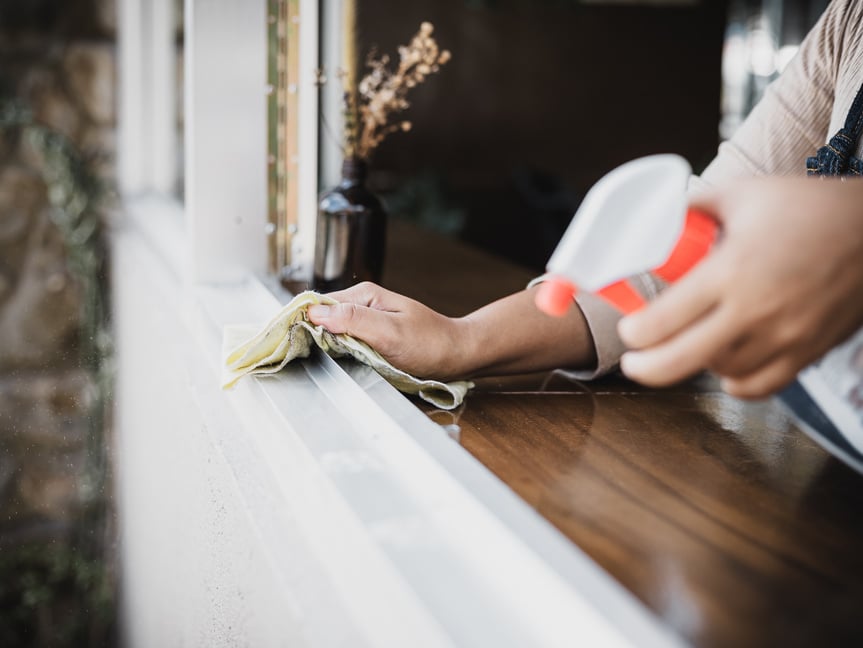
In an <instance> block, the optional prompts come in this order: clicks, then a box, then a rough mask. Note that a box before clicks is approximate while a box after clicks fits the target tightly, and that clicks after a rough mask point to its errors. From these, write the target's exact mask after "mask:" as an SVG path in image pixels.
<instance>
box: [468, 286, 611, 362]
mask: <svg viewBox="0 0 863 648" xmlns="http://www.w3.org/2000/svg"><path fill="white" fill-rule="evenodd" d="M535 290H536V289H535V288H532V289H528V290H524V291H522V292H519V293H515V294H513V295H510V296H508V297H504V298H503V299H500V300H498V301H496V302H493V303H491V304H488V305H487V306H483V307H482V308H480V309H479V310H477V311H474V312H473V313H471V314H470V315H467V316H465V317H463V318H461V319H460V320H458V328H459V330H460V332H461V334H462V335H463V338H462V340H461V343H460V344H458V345H457V353H456V356H458V357H456V358H454V367H455V373H457V374H459V375H461V376H473V377H478V376H487V375H493V374H498V375H501V374H513V373H526V372H531V371H541V370H548V369H554V368H562V367H566V368H572V369H591V368H593V367H594V366H595V365H596V353H595V351H594V344H593V340H592V338H591V335H590V332H589V329H588V327H587V323H586V321H585V319H584V316H583V315H582V313H581V311H580V310H579V308H578V307H577V306H575V305H573V307H572V308H570V309H569V311H568V312H567V314H566V315H565V316H564V317H559V318H558V317H550V316H548V315H545V314H544V313H542V312H541V311H540V310H539V309H538V308H536V306H535V305H534V303H533V302H534V294H535Z"/></svg>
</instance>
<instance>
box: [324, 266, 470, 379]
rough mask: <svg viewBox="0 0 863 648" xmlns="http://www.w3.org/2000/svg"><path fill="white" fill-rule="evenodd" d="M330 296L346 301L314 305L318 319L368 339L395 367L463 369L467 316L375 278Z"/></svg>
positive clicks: (418, 372)
mask: <svg viewBox="0 0 863 648" xmlns="http://www.w3.org/2000/svg"><path fill="white" fill-rule="evenodd" d="M329 296H330V297H332V298H333V299H335V300H337V301H338V302H340V303H339V304H338V305H335V306H323V305H320V306H310V307H309V311H308V313H309V320H310V321H311V322H312V323H313V324H317V325H321V326H323V327H324V328H326V329H327V330H329V331H330V332H332V333H347V334H349V335H352V336H354V337H356V338H359V339H360V340H363V341H364V342H366V343H367V344H368V345H369V346H371V347H372V348H373V349H375V350H376V351H377V352H378V353H380V354H381V355H382V356H383V357H384V358H385V359H386V360H387V361H388V362H390V364H392V365H393V366H394V367H398V368H399V369H401V370H402V371H406V372H408V373H410V374H413V375H415V376H420V377H434V378H437V379H440V380H447V379H451V378H455V377H461V376H462V375H463V373H464V368H463V367H462V366H461V364H460V362H459V359H460V358H463V357H464V356H465V351H463V345H464V342H465V336H464V334H463V332H462V330H461V329H463V328H464V326H463V322H462V320H459V319H454V318H450V317H446V316H444V315H441V314H440V313H437V312H435V311H433V310H432V309H430V308H428V307H427V306H424V305H423V304H421V303H419V302H417V301H414V300H413V299H410V298H408V297H404V296H402V295H399V294H397V293H394V292H391V291H389V290H385V289H384V288H381V287H380V286H377V285H375V284H373V283H369V282H364V283H360V284H357V285H356V286H352V287H350V288H348V289H346V290H340V291H338V292H333V293H330V295H329Z"/></svg>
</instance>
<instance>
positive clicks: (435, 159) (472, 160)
mask: <svg viewBox="0 0 863 648" xmlns="http://www.w3.org/2000/svg"><path fill="white" fill-rule="evenodd" d="M727 9H728V2H727V0H711V1H710V2H706V1H702V2H696V3H691V4H688V5H683V6H681V5H679V4H678V5H677V6H675V5H666V6H634V5H615V4H611V5H608V4H598V5H591V4H580V3H576V2H565V1H554V0H538V1H526V0H499V1H495V2H466V1H465V0H415V1H411V2H390V1H387V0H363V2H361V3H360V7H359V9H358V31H359V34H358V41H359V44H360V48H361V51H367V50H368V49H369V47H371V46H372V45H376V46H378V48H379V49H380V50H381V51H383V52H387V53H390V54H391V55H392V56H396V47H397V45H399V44H401V43H407V42H408V41H409V39H410V38H411V36H412V35H413V34H414V33H415V31H416V30H417V28H418V26H419V25H420V23H421V22H422V21H424V20H428V21H430V22H432V23H433V24H434V26H435V36H436V38H437V40H438V43H439V44H440V45H441V47H442V48H446V49H449V50H450V51H451V52H452V55H453V58H452V60H451V61H450V62H449V63H448V64H447V65H445V66H444V67H443V68H442V70H441V72H440V73H439V74H437V75H434V76H432V77H430V78H429V79H427V81H426V83H425V84H424V85H422V86H420V87H418V88H416V89H415V91H414V93H413V94H412V95H411V97H410V98H411V100H412V104H413V105H412V107H411V108H410V110H409V111H408V113H407V114H406V117H407V118H409V119H410V120H411V121H412V122H413V130H412V131H411V132H409V133H406V134H403V133H399V134H395V135H393V136H391V137H390V138H389V139H388V140H387V141H385V142H384V143H383V144H382V146H381V147H380V148H379V150H378V151H377V152H376V155H375V158H374V159H373V169H374V172H375V175H374V180H373V184H374V185H375V187H376V188H377V190H378V191H379V192H381V193H382V194H384V195H385V197H387V198H388V204H389V206H390V208H391V211H392V212H394V215H395V216H408V217H411V218H414V219H418V220H421V221H424V222H425V224H428V225H430V226H432V227H436V228H438V229H443V230H445V231H449V232H451V233H454V234H457V235H459V236H460V237H462V238H463V239H465V240H467V241H468V242H471V243H474V244H476V245H479V246H481V247H484V248H486V249H488V250H490V251H492V252H495V253H497V254H501V255H504V256H506V257H508V258H510V259H512V260H514V261H516V262H518V263H521V264H523V265H527V266H530V267H532V268H536V269H539V268H542V267H543V266H544V264H545V261H546V260H547V258H548V255H549V254H550V252H551V250H552V249H553V248H554V245H555V244H556V243H557V241H558V239H559V238H560V235H561V234H562V232H563V230H564V228H565V227H566V225H567V224H568V223H569V221H570V218H571V217H572V214H573V211H574V210H575V208H576V207H577V205H578V204H579V202H580V200H581V197H582V196H583V194H584V193H585V192H586V191H587V190H588V189H589V187H590V186H591V185H592V184H593V183H594V182H595V181H596V180H597V179H598V178H599V177H600V176H602V175H603V174H604V173H605V172H607V171H609V170H610V169H612V168H613V167H615V166H617V165H618V164H621V163H623V162H625V161H627V160H629V159H632V158H634V157H638V156H642V155H647V154H651V153H660V152H674V153H679V154H681V155H683V156H684V157H686V158H687V159H688V160H689V161H690V163H691V164H692V165H693V167H694V168H695V169H696V170H698V169H700V168H702V167H703V166H705V165H706V163H707V162H709V161H710V159H711V158H712V157H713V155H714V153H715V151H716V147H717V145H718V142H719V135H718V124H719V120H720V114H719V111H720V87H721V64H722V45H723V36H724V32H725V27H726V18H727Z"/></svg>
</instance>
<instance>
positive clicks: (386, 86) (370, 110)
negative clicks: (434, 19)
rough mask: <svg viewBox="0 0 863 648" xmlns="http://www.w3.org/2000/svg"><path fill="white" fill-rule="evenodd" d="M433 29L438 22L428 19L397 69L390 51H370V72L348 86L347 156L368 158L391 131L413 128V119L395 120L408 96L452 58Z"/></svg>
mask: <svg viewBox="0 0 863 648" xmlns="http://www.w3.org/2000/svg"><path fill="white" fill-rule="evenodd" d="M433 31H434V26H433V25H432V24H431V23H430V22H424V23H422V24H421V25H420V28H419V31H418V32H417V33H416V35H415V36H414V37H413V39H412V40H411V42H410V43H409V44H407V45H402V46H400V47H399V48H398V53H399V63H398V67H397V68H396V70H395V71H393V70H391V69H390V68H389V64H390V57H389V56H388V55H387V54H383V55H380V56H378V54H377V51H376V50H374V49H373V50H372V51H371V52H369V55H368V57H367V58H366V67H367V68H368V69H369V72H368V73H367V74H366V75H365V76H364V77H363V78H362V79H361V80H360V82H359V83H358V84H357V87H356V88H352V87H346V88H345V92H344V109H345V133H344V155H345V157H346V158H359V159H361V160H368V159H369V158H370V157H371V155H372V153H373V152H374V150H375V149H376V148H377V147H378V145H379V144H380V143H381V142H382V141H383V140H384V139H385V138H386V137H387V135H389V134H390V133H394V132H396V131H409V130H410V129H411V122H410V121H407V120H400V121H394V119H395V116H396V115H397V113H400V112H402V111H404V110H405V109H407V108H408V107H409V106H410V103H409V102H408V100H407V95H408V93H409V92H410V90H411V89H412V88H415V87H416V86H418V85H419V84H421V83H422V82H423V81H425V80H426V78H427V77H428V76H429V75H431V74H434V73H435V72H437V71H438V70H440V66H441V65H443V64H445V63H446V62H447V61H449V60H450V58H451V54H450V52H449V51H448V50H441V49H440V48H439V47H438V44H437V42H436V41H435V39H434V37H433V36H432V32H433ZM339 77H340V78H341V80H342V83H345V81H346V79H348V80H349V79H350V78H351V76H350V75H349V74H348V73H347V72H346V71H344V70H341V71H340V72H339Z"/></svg>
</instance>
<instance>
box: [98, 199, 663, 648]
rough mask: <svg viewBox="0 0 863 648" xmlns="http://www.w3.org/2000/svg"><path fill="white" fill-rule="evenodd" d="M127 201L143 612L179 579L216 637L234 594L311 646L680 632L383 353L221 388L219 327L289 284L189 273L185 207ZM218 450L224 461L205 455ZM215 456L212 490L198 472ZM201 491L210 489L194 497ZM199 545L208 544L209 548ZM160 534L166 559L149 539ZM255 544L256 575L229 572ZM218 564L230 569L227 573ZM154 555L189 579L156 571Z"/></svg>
mask: <svg viewBox="0 0 863 648" xmlns="http://www.w3.org/2000/svg"><path fill="white" fill-rule="evenodd" d="M127 212H128V219H127V221H128V222H127V223H126V224H125V225H124V226H123V227H121V228H119V229H118V231H117V232H116V233H115V235H114V241H113V242H114V258H115V264H114V265H115V272H114V276H115V305H116V306H115V307H116V320H117V334H118V356H119V363H120V364H119V371H118V389H117V392H118V411H117V420H118V425H117V427H118V456H117V466H118V477H119V478H118V482H119V490H118V493H119V495H118V497H119V502H120V507H121V510H120V516H121V529H122V530H123V534H124V537H125V538H127V541H126V547H125V549H124V552H123V556H124V569H125V570H126V575H125V576H124V580H125V583H126V587H127V589H129V590H130V596H128V597H127V601H128V605H130V606H133V607H134V609H129V610H127V616H128V617H129V618H130V619H133V618H136V617H139V616H140V610H141V609H144V606H150V607H148V608H146V609H151V610H153V612H151V614H154V615H155V614H157V613H158V610H160V609H161V610H162V611H163V612H164V613H165V614H170V613H171V609H172V608H171V605H172V600H173V599H172V598H171V596H170V594H171V593H173V594H174V595H175V596H179V599H180V600H185V601H193V603H189V605H190V606H191V608H192V612H193V613H191V614H189V615H187V617H186V618H187V620H186V621H185V622H184V623H185V624H186V626H187V627H184V628H183V634H184V635H190V634H191V636H194V637H196V638H204V639H206V638H210V639H212V638H213V637H215V636H216V635H214V634H213V633H216V632H217V629H216V628H214V626H213V624H212V622H207V619H212V614H211V613H212V611H213V610H214V609H223V608H222V607H220V606H222V605H223V604H224V605H229V606H230V607H231V610H233V611H232V612H231V614H233V615H234V616H236V625H235V626H232V628H233V629H232V632H242V633H243V634H242V636H245V637H256V636H260V633H261V632H264V631H263V630H261V628H262V627H265V628H270V629H273V631H272V636H274V637H281V639H280V641H284V638H285V637H289V636H296V637H298V638H299V639H302V640H303V641H301V642H299V643H301V644H305V643H306V642H308V644H309V645H331V644H333V643H347V644H349V645H364V644H365V643H368V644H370V645H375V646H386V645H393V646H405V645H419V644H423V645H432V646H448V645H495V646H508V645H512V646H525V645H536V646H540V645H541V646H553V645H567V646H569V645H572V643H573V640H574V638H578V639H582V640H585V641H586V642H587V643H589V644H590V645H630V644H638V645H676V644H677V643H678V640H677V639H675V638H674V637H673V636H672V635H671V634H670V633H668V632H667V631H665V630H664V629H662V628H661V627H660V626H659V625H658V623H657V622H656V620H655V619H654V618H653V617H652V616H651V615H649V613H647V612H646V611H645V610H644V608H643V607H642V606H641V605H640V604H639V603H638V602H636V601H635V599H634V598H633V597H632V596H631V595H630V594H629V593H627V592H626V591H625V590H623V588H621V587H620V586H619V585H618V584H617V583H616V582H615V581H613V580H612V579H611V578H610V577H609V576H607V575H606V574H605V572H603V571H602V570H601V569H599V568H598V567H597V566H596V565H595V564H594V563H593V562H592V561H591V560H590V559H589V558H587V557H586V556H585V555H584V554H583V553H582V552H581V551H580V550H579V549H578V548H577V547H575V546H574V545H573V544H572V543H571V542H569V540H567V539H566V538H564V537H563V536H562V535H561V534H560V533H559V532H558V531H557V530H556V529H554V528H553V527H552V526H551V525H550V524H549V523H548V522H546V521H545V519H543V518H542V517H541V516H540V515H538V514H537V513H536V512H535V511H534V510H533V509H532V508H530V507H529V506H527V505H526V504H525V503H524V502H523V501H522V500H521V499H520V498H518V497H517V496H516V495H515V494H514V493H513V492H512V491H511V490H510V489H509V488H508V487H507V486H505V485H504V484H503V483H502V482H500V481H499V480H498V479H497V478H496V477H494V476H493V475H492V474H491V473H490V472H489V471H488V470H487V469H486V468H485V467H484V466H482V465H481V464H480V463H479V462H478V461H476V460H475V459H474V458H473V457H472V456H471V455H470V454H469V453H467V451H465V450H464V449H463V448H462V447H461V446H460V445H458V444H457V443H455V442H454V441H453V440H452V439H451V438H450V437H449V436H448V435H447V433H446V432H445V431H444V429H443V428H441V427H440V426H438V425H436V424H435V423H433V422H432V421H431V420H430V419H428V418H427V417H426V416H425V415H424V414H423V413H422V412H420V411H419V410H418V409H417V408H416V407H415V406H414V405H413V404H412V403H411V402H410V401H409V400H408V399H406V398H405V397H404V396H402V395H401V394H400V393H398V392H397V391H396V390H395V389H393V388H392V387H391V386H390V385H389V384H388V383H386V382H385V381H384V380H383V379H381V378H380V377H379V376H378V375H377V374H376V373H375V372H374V371H372V370H370V369H368V368H367V367H363V366H359V365H357V364H355V363H348V362H345V363H337V362H336V361H334V360H332V359H331V358H329V357H327V356H326V355H323V354H318V355H315V356H313V357H312V358H310V359H307V360H304V361H302V362H299V363H294V364H293V365H291V366H289V367H288V368H287V369H286V370H285V371H283V372H281V373H280V374H279V375H277V376H274V377H272V378H267V379H244V380H241V381H240V383H239V384H238V385H237V386H236V387H235V388H234V389H232V390H230V391H222V390H221V389H220V387H219V375H220V348H221V330H222V326H223V325H224V324H227V323H244V322H252V323H256V322H258V323H261V322H264V321H266V320H267V319H269V318H270V317H271V316H272V314H273V313H274V312H275V311H276V310H278V308H279V307H280V306H281V302H280V300H279V298H277V297H276V295H275V294H274V293H273V292H272V291H270V290H268V289H267V287H266V286H265V284H264V282H262V281H260V280H258V279H256V278H255V277H251V276H250V277H247V278H246V279H245V280H244V281H241V282H237V283H232V284H225V285H218V286H213V285H209V286H192V285H191V284H190V283H189V282H188V281H186V279H185V277H187V276H189V273H188V269H187V268H186V263H185V262H184V258H185V254H184V250H183V241H184V240H185V234H184V232H183V226H182V218H181V216H182V214H181V213H179V211H178V208H177V207H176V206H171V205H166V204H164V203H161V202H159V201H153V200H148V201H139V202H136V203H135V204H131V205H129V208H128V210H127ZM142 269H146V270H142ZM157 354H158V355H157ZM153 390H155V393H154V391H153ZM154 403H157V404H158V405H159V406H158V407H154V406H153V405H154ZM205 460H206V462H208V463H210V462H215V463H216V464H218V468H212V467H209V466H207V467H204V468H201V467H200V466H199V464H200V463H201V462H204V461H205ZM160 461H162V462H164V465H165V477H166V478H168V479H169V482H170V484H168V485H161V486H160V488H159V489H157V490H156V491H154V490H153V489H151V488H150V487H149V486H148V485H145V484H144V483H143V482H144V481H145V480H146V482H147V484H150V483H151V480H152V475H153V474H154V473H155V474H160V473H161V471H162V467H163V466H162V464H161V463H159V462H160ZM170 466H173V467H174V470H173V471H168V470H167V468H169V467H170ZM199 470H200V471H202V472H201V474H207V475H209V477H208V479H210V480H211V482H212V484H211V485H212V486H213V488H214V490H212V491H211V493H210V494H208V492H206V489H204V490H203V491H202V487H201V480H200V479H199V480H197V481H194V482H192V481H190V480H193V479H194V478H195V475H196V474H198V472H197V471H199ZM208 471H209V472H208ZM168 472H172V474H170V475H168V474H167V473H168ZM160 479H161V478H160ZM190 492H195V493H198V495H197V496H196V499H195V500H194V502H192V501H189V502H185V501H184V498H185V499H189V497H190V496H188V495H187V494H188V493H190ZM217 493H220V494H222V495H221V496H217V495H216V494H217ZM225 501H228V502H230V503H231V504H230V506H228V509H229V512H228V513H226V514H225V517H224V519H221V520H220V519H219V516H218V514H217V513H216V514H213V516H211V517H210V518H208V519H207V521H206V523H202V524H198V525H197V526H194V527H193V526H192V525H191V524H189V522H190V520H189V515H190V511H198V510H199V509H200V507H202V506H203V507H204V508H205V509H206V507H211V508H214V510H215V511H217V512H218V510H219V507H220V506H225V504H224V502H225ZM192 521H193V520H192ZM174 525H184V526H183V527H181V526H177V527H176V528H173V527H174ZM243 525H245V526H243ZM240 527H243V528H240ZM220 534H228V535H229V536H230V538H229V539H228V540H226V541H225V542H228V545H227V546H221V545H219V543H218V542H216V541H215V539H218V538H219V537H220ZM183 536H188V537H183ZM167 538H170V542H166V539H167ZM202 544H203V545H204V547H203V549H205V550H206V552H208V553H210V554H212V556H211V559H210V561H209V562H208V561H207V560H201V559H197V558H193V556H195V555H196V552H200V551H201V550H202V546H201V545H202ZM145 546H146V549H145ZM154 547H155V548H156V549H155V555H162V556H169V555H170V556H171V557H170V558H168V559H165V560H166V561H167V562H166V563H159V564H156V563H154V562H152V559H151V558H146V557H145V555H146V556H153V555H154ZM159 547H161V548H162V549H163V551H162V552H161V553H160V552H159V551H158V548H159ZM251 548H254V552H253V553H254V556H253V557H252V558H247V557H244V556H245V553H244V552H249V551H252V549H251ZM244 560H248V561H249V565H250V567H249V573H250V574H251V576H249V575H248V574H238V573H235V572H234V571H233V569H234V568H236V569H239V567H237V565H242V564H244V563H243V561H244ZM142 561H143V564H142ZM184 561H185V562H184ZM189 561H193V562H194V563H195V564H196V565H197V567H195V565H192V566H190V565H189V564H188V562H189ZM175 563H176V564H175ZM213 564H217V565H223V567H221V568H217V569H216V570H215V571H216V573H213V568H212V567H211V565H213ZM225 564H227V565H228V566H227V567H225V566H224V565H225ZM208 565H210V567H207V566H208ZM232 565H233V567H232ZM150 569H151V570H155V571H162V572H164V573H166V574H173V573H186V574H187V575H188V576H189V578H187V579H186V580H184V581H182V582H174V583H172V584H171V586H170V588H169V589H165V588H161V589H160V588H159V587H157V586H155V585H153V583H152V582H151V581H150V580H149V579H151V578H152V577H151V576H150V575H148V574H147V573H146V572H147V571H148V570H150ZM196 569H198V571H200V572H201V573H196V571H195V570H196ZM219 569H221V571H219ZM214 579H215V580H214ZM213 582H215V583H216V586H215V590H214V589H213V587H214V586H213ZM201 588H209V589H208V591H207V592H204V593H202V592H201V591H199V590H200V589H201ZM238 591H239V592H240V593H241V594H242V597H241V598H239V599H238V598H237V597H236V593H237V592H238ZM178 592H179V593H178ZM214 592H215V593H214ZM263 592H268V593H269V594H268V595H267V596H264V595H263V594H262V593H263ZM273 596H275V597H277V598H278V600H280V601H282V603H284V604H283V605H275V604H274V603H273V602H272V601H271V600H268V598H272V597H273ZM220 597H230V598H228V599H225V600H224V601H223V600H222V599H221V598H220ZM175 603H176V601H174V604H175ZM244 607H247V608H250V609H249V610H245V612H243V611H242V609H243V608H244ZM267 610H269V612H267ZM223 611H224V610H223ZM208 613H209V614H208ZM196 618H197V619H199V621H198V622H196V621H195V620H194V619H196ZM208 624H209V625H208ZM144 625H146V620H145V619H140V620H139V621H137V622H131V621H130V623H129V624H128V626H127V633H128V634H130V635H131V636H130V639H131V643H132V644H133V645H135V644H140V645H145V643H146V642H145V639H146V640H147V641H151V640H153V639H154V637H153V636H152V633H150V634H147V632H148V631H146V630H145V629H143V626H144ZM188 626H191V627H188ZM240 629H242V630H240ZM275 629H278V631H276V630H275ZM165 632H169V630H166V631H165ZM145 635H146V637H145ZM264 635H266V633H264ZM218 636H219V637H222V638H224V632H222V633H221V634H218ZM267 636H269V635H267ZM158 638H159V639H170V638H171V636H169V635H162V636H160V637H158ZM169 643H170V641H169ZM252 643H254V644H255V645H265V644H266V643H267V642H266V641H265V640H264V639H260V643H255V642H252ZM152 645H156V644H152Z"/></svg>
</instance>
